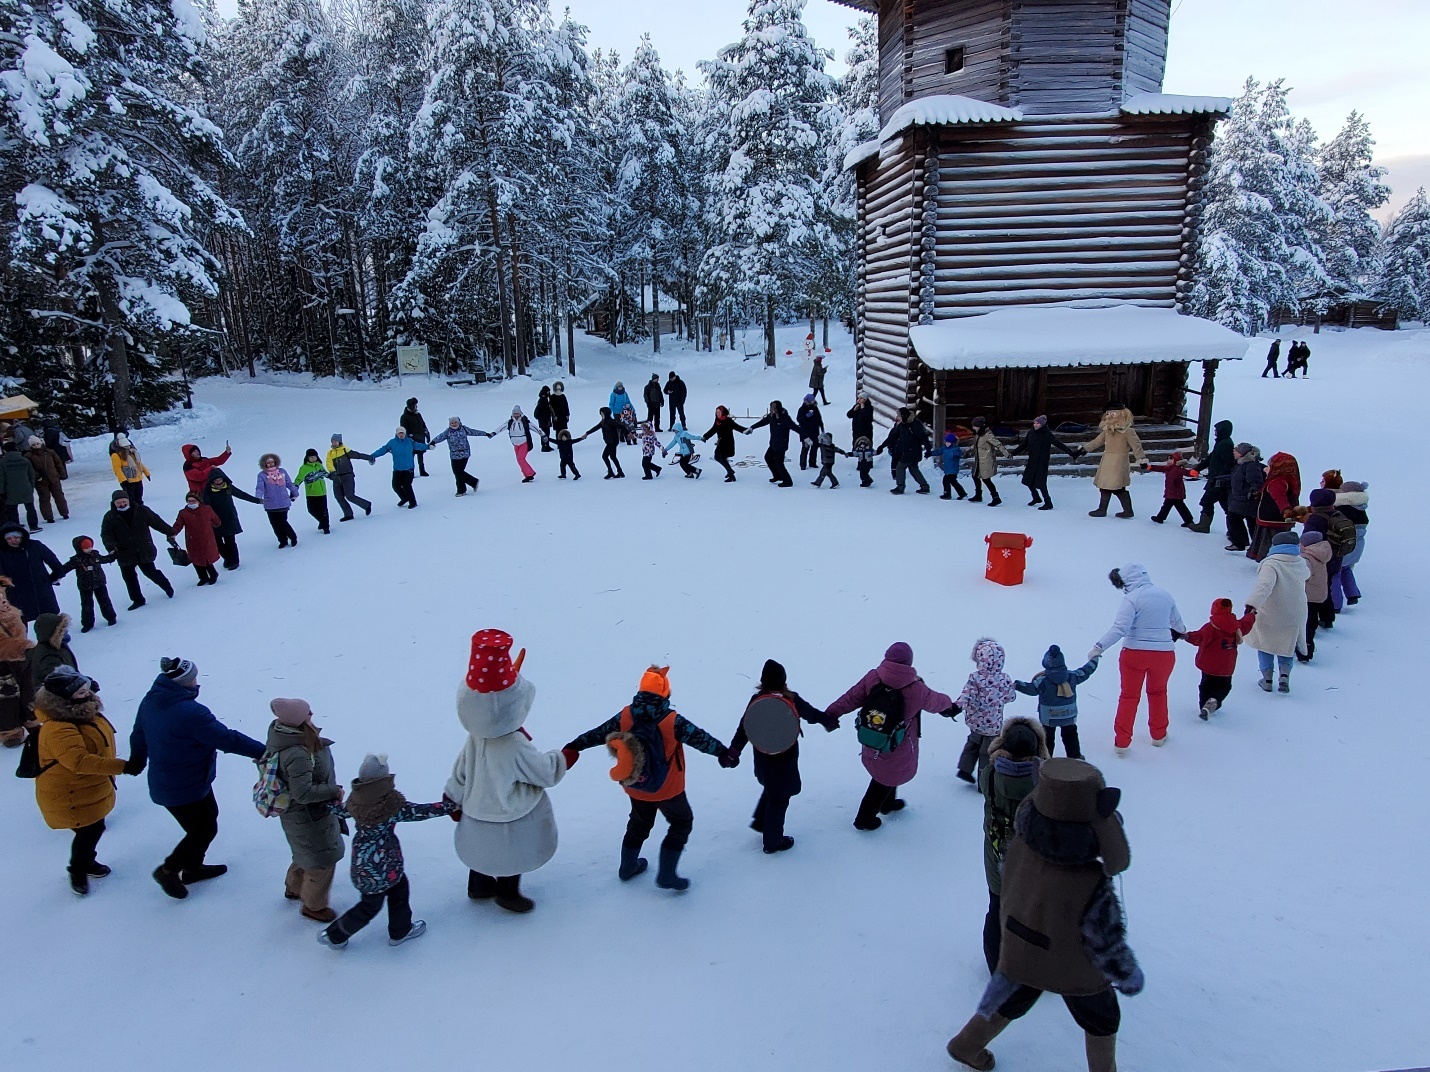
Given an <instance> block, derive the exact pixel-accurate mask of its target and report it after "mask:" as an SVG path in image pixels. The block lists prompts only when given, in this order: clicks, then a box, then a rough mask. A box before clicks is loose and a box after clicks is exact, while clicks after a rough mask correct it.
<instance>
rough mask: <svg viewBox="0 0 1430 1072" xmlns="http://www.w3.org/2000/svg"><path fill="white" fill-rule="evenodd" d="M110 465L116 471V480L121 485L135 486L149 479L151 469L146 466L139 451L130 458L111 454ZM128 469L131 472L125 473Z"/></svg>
mask: <svg viewBox="0 0 1430 1072" xmlns="http://www.w3.org/2000/svg"><path fill="white" fill-rule="evenodd" d="M109 464H110V467H111V468H112V469H113V470H114V479H115V480H117V481H119V482H120V483H121V484H133V483H135V482H136V481H139V480H145V479H148V477H149V467H148V466H147V465H145V464H144V459H143V458H141V457H140V456H139V452H138V451H137V450H136V451H135V452H134V454H133V455H132V456H131V457H128V458H126V457H125V456H124V455H122V454H118V453H115V454H111V455H110V456H109ZM126 469H127V470H129V471H128V472H125V470H126Z"/></svg>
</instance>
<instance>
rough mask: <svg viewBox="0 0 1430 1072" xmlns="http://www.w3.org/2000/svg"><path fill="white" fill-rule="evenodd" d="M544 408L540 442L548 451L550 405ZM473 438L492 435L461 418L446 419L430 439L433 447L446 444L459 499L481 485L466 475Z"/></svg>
mask: <svg viewBox="0 0 1430 1072" xmlns="http://www.w3.org/2000/svg"><path fill="white" fill-rule="evenodd" d="M542 390H543V391H545V390H546V388H545V387H543V388H542ZM536 408H537V409H538V410H540V409H541V403H540V402H538V403H537V404H536ZM546 408H547V419H546V424H545V425H544V426H543V427H542V429H541V442H542V444H543V446H542V449H543V450H549V449H550V448H549V447H547V446H545V443H546V436H547V429H549V428H550V427H551V417H550V412H551V405H550V403H547V407H546ZM539 419H540V418H538V420H539ZM473 436H485V437H486V438H487V439H490V438H492V433H491V432H483V431H481V430H480V429H477V428H468V427H467V426H466V425H465V424H463V423H462V418H461V417H448V418H447V427H446V428H443V429H442V430H441V431H440V432H438V433H437V434H436V435H435V436H433V437H432V445H433V446H434V447H435V446H436V445H437V444H438V443H446V444H447V453H448V454H449V455H450V456H451V461H452V479H453V480H455V481H456V482H457V496H458V497H459V498H460V497H461V496H463V495H465V494H467V489H468V488H471V489H472V490H473V491H476V490H477V485H478V484H479V483H481V482H480V481H479V480H478V479H477V478H476V477H474V476H469V475H467V463H468V462H469V461H471V458H472V444H471V438H472V437H473Z"/></svg>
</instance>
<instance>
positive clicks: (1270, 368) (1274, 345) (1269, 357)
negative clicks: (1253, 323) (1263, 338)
mask: <svg viewBox="0 0 1430 1072" xmlns="http://www.w3.org/2000/svg"><path fill="white" fill-rule="evenodd" d="M1280 362H1281V340H1280V339H1273V340H1271V349H1270V350H1268V351H1267V352H1266V367H1265V368H1264V369H1262V370H1261V378H1262V379H1263V380H1264V379H1266V376H1267V374H1268V373H1269V374H1270V375H1272V376H1274V377H1275V378H1276V379H1278V380H1279V379H1280V378H1281V370H1280V368H1279V367H1278V366H1279V364H1280Z"/></svg>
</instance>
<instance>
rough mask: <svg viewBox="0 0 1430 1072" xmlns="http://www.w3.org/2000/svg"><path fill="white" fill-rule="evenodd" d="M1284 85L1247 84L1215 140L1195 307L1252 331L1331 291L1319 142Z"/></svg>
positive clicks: (1192, 307)
mask: <svg viewBox="0 0 1430 1072" xmlns="http://www.w3.org/2000/svg"><path fill="white" fill-rule="evenodd" d="M1286 92H1287V91H1286V88H1285V85H1284V83H1283V82H1281V81H1275V82H1271V83H1269V84H1267V85H1266V86H1265V87H1262V86H1260V85H1258V84H1257V82H1256V80H1255V79H1252V78H1248V79H1247V81H1246V85H1245V87H1244V89H1243V91H1242V95H1241V96H1240V97H1239V98H1237V100H1236V103H1235V104H1234V105H1233V107H1232V112H1231V116H1230V117H1229V118H1228V119H1227V120H1226V121H1225V122H1224V123H1222V124H1221V126H1220V128H1219V129H1218V131H1217V137H1216V140H1215V141H1214V142H1213V143H1212V149H1211V155H1210V161H1209V168H1208V173H1207V186H1206V192H1207V202H1206V210H1205V216H1204V221H1203V228H1204V229H1203V233H1202V241H1201V243H1200V245H1199V247H1198V265H1197V273H1196V281H1195V284H1194V286H1193V289H1192V293H1191V296H1190V299H1189V303H1188V305H1189V309H1190V311H1191V312H1193V313H1196V314H1197V315H1199V316H1205V317H1208V318H1210V319H1212V320H1217V321H1219V322H1221V323H1223V324H1226V325H1227V326H1228V327H1232V328H1235V329H1236V330H1238V331H1241V332H1244V333H1247V334H1254V333H1255V332H1257V331H1260V330H1261V329H1262V328H1264V327H1265V326H1266V325H1267V323H1268V322H1269V321H1270V319H1271V314H1272V312H1273V311H1274V310H1277V309H1284V310H1287V311H1293V312H1294V311H1296V310H1298V309H1299V308H1300V306H1301V300H1302V297H1303V296H1304V295H1306V294H1312V293H1318V292H1320V291H1322V290H1323V289H1324V288H1325V287H1326V285H1327V284H1328V279H1327V277H1326V273H1325V269H1324V267H1323V261H1324V256H1323V254H1322V252H1321V248H1320V246H1319V244H1318V243H1317V241H1316V233H1317V232H1318V231H1319V230H1321V229H1322V228H1323V227H1324V225H1325V221H1326V220H1327V219H1328V217H1329V211H1328V210H1327V208H1326V205H1325V203H1324V202H1323V201H1321V199H1320V198H1319V197H1318V196H1317V194H1316V187H1317V185H1318V176H1317V174H1316V169H1315V165H1314V162H1313V160H1312V152H1313V150H1314V135H1313V134H1312V133H1311V131H1310V128H1309V126H1308V125H1306V124H1300V125H1298V124H1297V123H1296V122H1295V120H1294V119H1293V118H1292V116H1291V113H1290V110H1289V108H1288V107H1287V103H1286Z"/></svg>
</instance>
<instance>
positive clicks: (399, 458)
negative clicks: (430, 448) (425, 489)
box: [371, 436, 427, 473]
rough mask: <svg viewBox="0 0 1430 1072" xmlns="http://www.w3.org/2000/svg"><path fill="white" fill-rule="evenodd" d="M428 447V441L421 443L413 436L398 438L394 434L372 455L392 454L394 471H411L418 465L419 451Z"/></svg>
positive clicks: (377, 456)
mask: <svg viewBox="0 0 1430 1072" xmlns="http://www.w3.org/2000/svg"><path fill="white" fill-rule="evenodd" d="M426 449H427V444H426V443H419V442H417V441H416V440H415V439H413V438H412V437H411V436H408V437H407V438H406V439H398V438H397V437H396V436H393V437H392V438H391V439H389V440H388V441H387V442H386V443H384V444H383V445H382V446H380V447H378V448H377V449H376V450H375V451H373V452H372V454H371V457H373V458H381V457H382V456H383V455H384V454H391V455H392V469H393V472H397V473H402V472H408V473H410V472H411V471H412V470H413V469H415V468H416V467H417V453H418V452H419V451H424V450H426Z"/></svg>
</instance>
